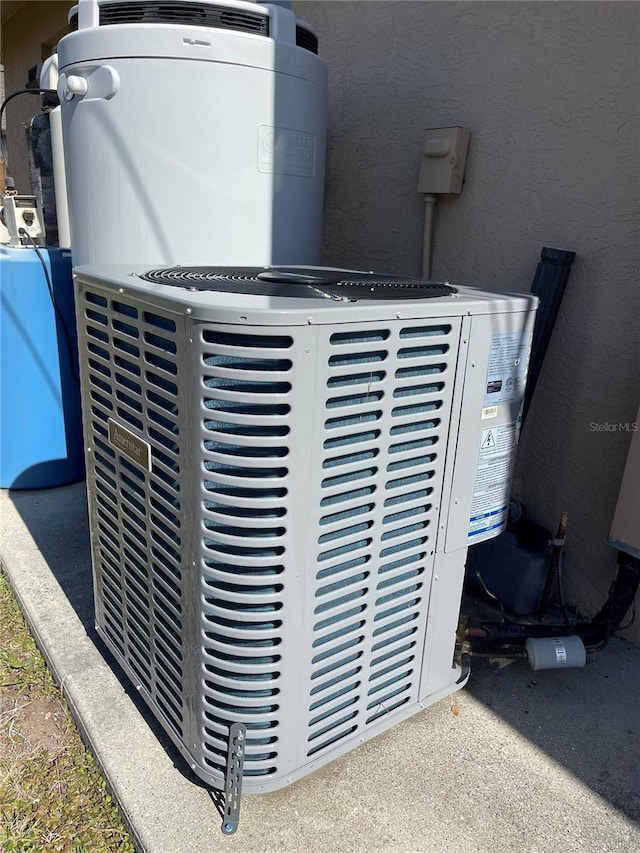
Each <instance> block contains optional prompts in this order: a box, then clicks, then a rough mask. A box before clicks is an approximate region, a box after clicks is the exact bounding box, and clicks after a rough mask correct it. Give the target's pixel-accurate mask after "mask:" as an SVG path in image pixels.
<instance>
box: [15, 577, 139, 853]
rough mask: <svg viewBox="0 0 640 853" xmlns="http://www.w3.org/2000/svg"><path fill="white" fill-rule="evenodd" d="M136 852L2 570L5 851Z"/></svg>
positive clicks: (63, 852)
mask: <svg viewBox="0 0 640 853" xmlns="http://www.w3.org/2000/svg"><path fill="white" fill-rule="evenodd" d="M58 851H60V853H135V851H134V848H133V845H132V843H131V841H130V839H129V836H128V835H127V833H126V830H125V828H124V827H123V825H122V822H121V820H120V815H119V812H118V810H117V808H116V806H115V805H114V803H113V802H112V800H111V797H110V795H109V793H108V791H107V788H106V784H105V781H104V779H103V777H102V775H101V773H100V770H99V768H98V766H97V764H96V762H95V760H94V758H93V756H92V755H91V753H90V752H89V751H88V750H87V749H86V748H85V746H84V744H83V743H82V740H81V738H80V735H79V733H78V731H77V729H76V727H75V725H74V722H73V719H72V718H71V715H70V713H69V711H68V708H67V706H66V703H65V701H64V699H63V697H62V695H61V693H60V691H59V690H58V688H57V687H56V685H55V683H54V681H53V679H52V677H51V675H50V673H49V671H48V670H47V668H46V665H45V663H44V660H43V659H42V656H41V655H40V653H39V651H38V649H37V647H36V645H35V643H34V641H33V639H32V637H31V635H30V633H29V631H28V628H27V626H26V625H25V623H24V620H23V618H22V614H21V613H20V610H19V608H18V606H17V604H16V602H15V599H14V598H13V595H12V593H11V590H10V588H9V586H8V583H7V581H6V578H5V577H4V575H3V574H2V573H0V853H58Z"/></svg>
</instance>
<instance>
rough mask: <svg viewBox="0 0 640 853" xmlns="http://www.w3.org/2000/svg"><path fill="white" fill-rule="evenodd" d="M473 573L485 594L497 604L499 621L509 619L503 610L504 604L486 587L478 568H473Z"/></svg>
mask: <svg viewBox="0 0 640 853" xmlns="http://www.w3.org/2000/svg"><path fill="white" fill-rule="evenodd" d="M475 575H476V577H477V578H478V580H479V581H480V585H481V586H482V588H483V590H484V591H485V592H486V594H487V595H488V596H489V598H492V599H493V600H494V601H495V602H496V604H497V605H498V607H499V608H500V617H501V618H500V622H502V623H504V622H507V621H509V620H508V619H507V617H506V614H505V612H504V605H503V603H502V602H501V601H500V599H499V598H498V597H497V596H496V595H494V594H493V593H492V592H491V590H490V589H489V587H488V586H487V585H486V583H485V582H484V580H483V578H482V575H481V574H480V570H479V569H478V568H475Z"/></svg>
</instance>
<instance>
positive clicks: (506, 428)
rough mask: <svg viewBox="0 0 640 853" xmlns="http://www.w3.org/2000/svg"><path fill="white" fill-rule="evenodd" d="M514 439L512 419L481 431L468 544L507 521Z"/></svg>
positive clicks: (514, 424) (493, 532) (499, 527)
mask: <svg viewBox="0 0 640 853" xmlns="http://www.w3.org/2000/svg"><path fill="white" fill-rule="evenodd" d="M517 443H518V432H517V427H516V423H515V422H514V423H510V424H501V425H498V426H492V427H489V428H488V429H483V430H481V432H480V442H479V444H480V446H479V448H478V466H477V468H476V481H475V486H474V489H473V501H472V503H471V518H470V520H469V534H468V542H469V544H470V545H473V544H474V543H476V542H482V541H484V540H485V539H491V537H492V536H495V535H496V534H497V533H499V532H500V530H501V529H502V527H504V525H505V523H506V521H507V515H508V512H509V496H510V493H511V472H512V470H513V463H514V460H515V456H516V446H517Z"/></svg>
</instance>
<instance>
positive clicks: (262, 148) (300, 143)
mask: <svg viewBox="0 0 640 853" xmlns="http://www.w3.org/2000/svg"><path fill="white" fill-rule="evenodd" d="M258 170H259V171H260V172H277V173H278V174H280V175H303V176H305V177H313V175H315V173H316V136H315V134H314V133H305V132H304V131H302V130H292V129H290V128H288V127H270V126H269V125H264V124H263V125H261V126H260V127H259V128H258Z"/></svg>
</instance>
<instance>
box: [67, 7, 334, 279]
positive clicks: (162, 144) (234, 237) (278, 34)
mask: <svg viewBox="0 0 640 853" xmlns="http://www.w3.org/2000/svg"><path fill="white" fill-rule="evenodd" d="M69 21H70V25H71V28H72V30H75V31H73V32H71V33H70V34H69V35H67V36H65V37H64V38H63V39H62V40H61V41H60V43H59V45H58V57H59V72H60V78H59V85H58V92H59V95H60V99H61V103H62V119H63V134H64V148H65V156H64V159H65V167H66V173H67V190H68V200H69V212H70V220H71V242H72V254H73V261H74V264H76V265H77V264H105V263H146V264H190V265H193V264H209V265H210V264H218V265H227V264H228V265H243V266H250V265H259V266H262V265H268V264H271V263H277V264H317V263H319V262H320V261H321V238H322V205H323V192H324V168H325V138H326V67H325V64H324V62H323V61H322V60H321V59H320V58H319V57H318V56H317V38H316V37H315V34H314V33H313V31H312V30H311V29H310V27H309V26H308V25H306V24H303V23H302V22H300V21H297V20H296V18H295V15H294V14H293V12H291V11H290V10H289V9H286V8H282V7H280V6H270V5H259V4H256V3H252V2H242V0H217V2H202V0H197V2H196V0H182V2H173V1H172V0H168V1H167V2H163V0H149V2H144V0H142V2H139V1H138V2H134V3H133V2H126V0H124V2H123V0H101V2H96V0H79V3H78V5H77V6H76V7H74V8H73V9H72V10H71V12H70V15H69Z"/></svg>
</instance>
